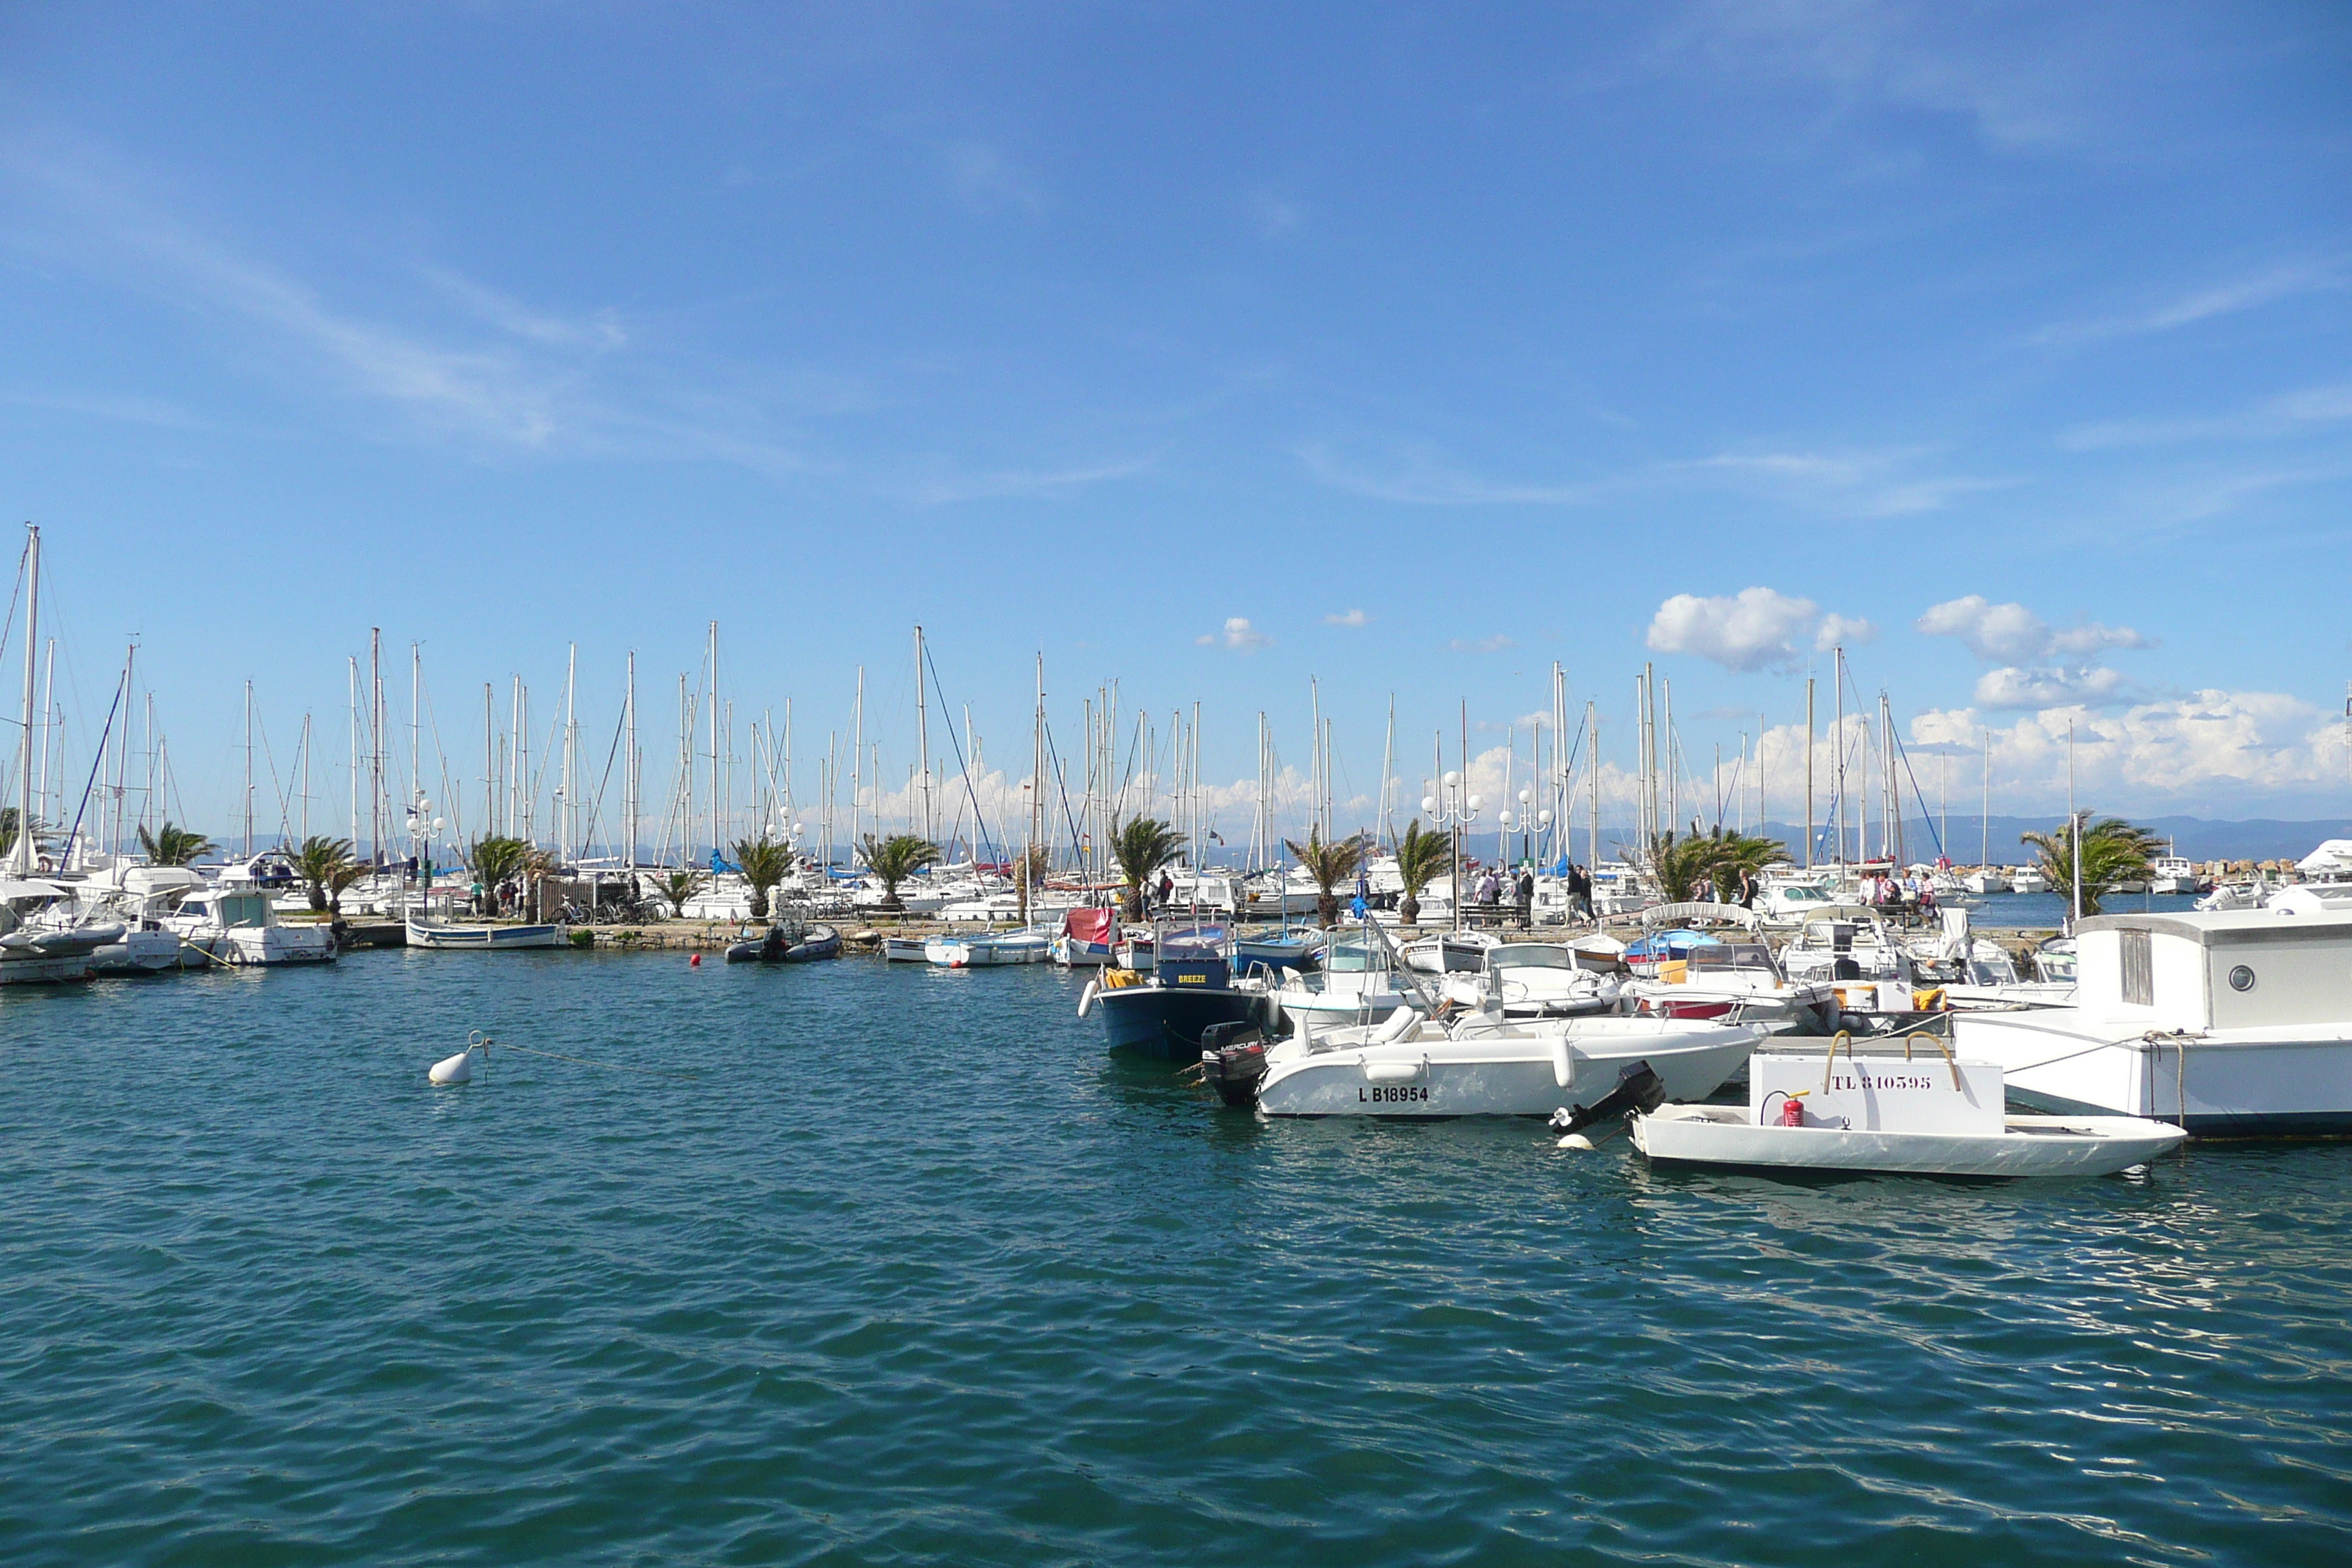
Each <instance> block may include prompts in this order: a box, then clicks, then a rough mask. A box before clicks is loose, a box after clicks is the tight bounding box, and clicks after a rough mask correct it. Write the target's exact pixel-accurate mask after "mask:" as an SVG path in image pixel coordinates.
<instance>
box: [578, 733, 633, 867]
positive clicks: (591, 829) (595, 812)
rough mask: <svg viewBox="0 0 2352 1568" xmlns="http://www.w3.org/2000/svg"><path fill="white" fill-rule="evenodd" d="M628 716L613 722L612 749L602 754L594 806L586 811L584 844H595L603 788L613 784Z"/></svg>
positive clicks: (602, 814)
mask: <svg viewBox="0 0 2352 1568" xmlns="http://www.w3.org/2000/svg"><path fill="white" fill-rule="evenodd" d="M628 722H629V716H628V715H627V714H626V713H623V714H622V715H621V716H620V717H619V718H617V719H615V720H614V721H613V749H612V750H611V751H609V752H605V753H604V777H602V778H600V779H598V780H597V781H596V804H595V805H593V806H591V807H590V808H589V810H588V835H587V838H586V840H585V842H587V843H590V844H593V843H594V842H596V828H597V826H598V825H599V824H600V823H602V822H603V821H604V787H605V786H606V785H607V784H611V783H612V782H613V760H614V758H615V757H618V756H619V755H620V754H621V735H622V733H623V731H625V730H626V729H627V728H628Z"/></svg>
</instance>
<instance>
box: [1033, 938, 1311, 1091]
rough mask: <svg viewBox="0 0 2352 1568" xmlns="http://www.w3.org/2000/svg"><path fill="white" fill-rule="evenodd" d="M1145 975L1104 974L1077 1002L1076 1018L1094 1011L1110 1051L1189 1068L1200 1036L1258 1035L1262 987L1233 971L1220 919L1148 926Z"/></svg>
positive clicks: (1263, 1013)
mask: <svg viewBox="0 0 2352 1568" xmlns="http://www.w3.org/2000/svg"><path fill="white" fill-rule="evenodd" d="M1152 948H1153V952H1154V960H1155V961H1154V963H1153V968H1152V973H1151V974H1150V976H1149V977H1145V976H1142V975H1139V974H1138V973H1136V972H1134V971H1132V970H1125V969H1108V970H1105V971H1104V972H1103V976H1102V979H1101V980H1100V981H1098V982H1089V983H1088V984H1087V988H1086V991H1085V993H1084V994H1082V995H1081V996H1080V997H1079V998H1078V1016H1079V1017H1081V1018H1083V1017H1085V1016H1087V1014H1088V1013H1089V1012H1092V1011H1095V1010H1097V1009H1099V1010H1100V1011H1101V1013H1102V1016H1103V1037H1104V1041H1105V1043H1106V1044H1107V1045H1108V1047H1109V1048H1110V1049H1111V1050H1113V1051H1117V1052H1121V1053H1128V1054H1134V1055H1139V1056H1146V1057H1153V1058H1159V1059H1160V1060H1162V1061H1176V1062H1186V1063H1190V1062H1194V1061H1198V1060H1199V1059H1200V1058H1201V1040H1202V1034H1203V1033H1204V1032H1205V1031H1207V1030H1210V1029H1212V1028H1215V1027H1217V1026H1235V1025H1239V1026H1252V1027H1256V1028H1260V1029H1263V1028H1265V1027H1266V1026H1267V1025H1268V1024H1269V1022H1270V1021H1271V1020H1270V1017H1269V1015H1268V1013H1267V996H1268V990H1269V988H1268V987H1267V986H1266V984H1265V983H1264V982H1263V981H1262V980H1253V979H1249V978H1246V977H1243V978H1237V977H1235V975H1234V963H1233V929H1232V928H1231V927H1230V926H1228V925H1225V924H1224V923H1223V922H1222V921H1197V922H1196V921H1161V922H1160V923H1159V924H1158V925H1157V926H1156V927H1154V928H1153V932H1152Z"/></svg>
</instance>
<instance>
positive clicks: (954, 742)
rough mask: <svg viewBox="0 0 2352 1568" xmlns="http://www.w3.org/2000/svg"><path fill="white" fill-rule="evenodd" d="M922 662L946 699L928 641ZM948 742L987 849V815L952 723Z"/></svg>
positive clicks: (974, 827)
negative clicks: (927, 667) (953, 749)
mask: <svg viewBox="0 0 2352 1568" xmlns="http://www.w3.org/2000/svg"><path fill="white" fill-rule="evenodd" d="M923 662H924V663H925V664H928V665H929V666H930V667H931V686H932V688H933V689H935V690H937V691H939V692H940V693H942V697H941V700H942V701H944V700H946V699H945V696H944V693H945V692H946V690H947V683H946V682H945V681H943V680H941V679H940V666H939V661H938V660H937V659H934V658H932V657H931V645H930V644H929V643H928V642H926V643H925V644H924V645H923ZM948 743H949V744H950V745H951V746H953V747H954V748H955V754H956V767H957V769H958V770H959V771H960V772H961V773H962V774H963V788H964V793H965V794H966V795H970V796H971V822H972V831H973V832H975V833H977V834H979V835H980V847H981V848H982V850H987V849H988V847H989V844H988V817H987V815H986V814H985V813H983V812H982V810H981V809H980V792H979V790H978V789H977V788H976V787H975V786H974V785H973V784H972V782H971V763H967V762H965V761H964V756H963V742H962V740H961V738H960V737H959V736H958V735H957V734H956V728H955V726H954V725H953V724H950V725H949V726H948ZM957 822H958V825H959V826H961V822H962V813H961V810H959V811H958V812H957Z"/></svg>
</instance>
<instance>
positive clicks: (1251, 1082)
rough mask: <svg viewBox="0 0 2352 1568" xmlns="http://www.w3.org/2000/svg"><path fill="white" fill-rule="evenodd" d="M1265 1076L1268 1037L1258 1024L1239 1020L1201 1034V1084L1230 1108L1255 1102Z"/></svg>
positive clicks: (1207, 1029) (1213, 1027) (1213, 1026)
mask: <svg viewBox="0 0 2352 1568" xmlns="http://www.w3.org/2000/svg"><path fill="white" fill-rule="evenodd" d="M1264 1078H1265V1035H1264V1033H1262V1032H1261V1031H1260V1030H1259V1028H1258V1026H1256V1025H1255V1024H1253V1023H1251V1022H1249V1021H1248V1020H1247V1019H1236V1020H1234V1022H1232V1023H1229V1024H1212V1025H1210V1026H1208V1027H1207V1028H1205V1029H1203V1030H1202V1031H1201V1081H1202V1082H1203V1083H1205V1084H1207V1085H1208V1086H1209V1087H1210V1088H1212V1089H1215V1090H1216V1091H1217V1098H1218V1099H1220V1100H1223V1101H1224V1102H1225V1103H1226V1104H1227V1105H1231V1106H1236V1107H1239V1106H1246V1105H1251V1104H1254V1103H1255V1101H1256V1100H1257V1086H1258V1083H1259V1081H1260V1080H1261V1079H1264Z"/></svg>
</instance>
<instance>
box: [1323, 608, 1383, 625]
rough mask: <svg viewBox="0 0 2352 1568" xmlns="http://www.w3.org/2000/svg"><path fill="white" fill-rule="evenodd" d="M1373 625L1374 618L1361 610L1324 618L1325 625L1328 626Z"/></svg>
mask: <svg viewBox="0 0 2352 1568" xmlns="http://www.w3.org/2000/svg"><path fill="white" fill-rule="evenodd" d="M1371 623H1372V617H1371V616H1368V615H1366V614H1364V612H1363V611H1361V610H1349V611H1346V612H1345V613H1343V614H1339V615H1331V616H1324V617H1323V624H1324V625H1325V626H1370V625H1371Z"/></svg>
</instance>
